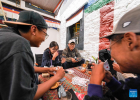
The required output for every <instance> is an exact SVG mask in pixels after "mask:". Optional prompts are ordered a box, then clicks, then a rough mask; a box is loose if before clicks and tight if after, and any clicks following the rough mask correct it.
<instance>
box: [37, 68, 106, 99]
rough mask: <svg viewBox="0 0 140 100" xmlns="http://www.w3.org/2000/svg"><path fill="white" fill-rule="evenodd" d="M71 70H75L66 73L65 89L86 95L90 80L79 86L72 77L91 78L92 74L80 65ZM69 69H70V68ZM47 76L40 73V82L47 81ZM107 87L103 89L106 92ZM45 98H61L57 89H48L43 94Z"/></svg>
mask: <svg viewBox="0 0 140 100" xmlns="http://www.w3.org/2000/svg"><path fill="white" fill-rule="evenodd" d="M70 69H71V70H73V71H74V72H73V73H72V74H68V73H66V74H65V76H64V77H65V78H66V80H65V81H63V86H64V88H65V90H68V89H73V91H75V92H78V93H81V94H84V95H86V94H87V86H88V84H89V82H87V84H86V85H87V86H79V85H73V84H72V83H71V82H72V78H73V77H75V76H79V77H81V78H85V79H90V75H89V74H88V73H87V72H85V73H82V72H81V71H80V69H79V67H75V68H70ZM68 70H69V69H68ZM47 80H48V79H47V78H44V77H42V75H39V81H40V83H43V82H45V81H47ZM105 90H107V89H105V88H103V91H104V92H105ZM43 100H59V98H58V95H57V89H54V90H49V91H47V92H46V93H45V94H44V95H43Z"/></svg>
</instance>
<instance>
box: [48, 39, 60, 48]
mask: <svg viewBox="0 0 140 100" xmlns="http://www.w3.org/2000/svg"><path fill="white" fill-rule="evenodd" d="M55 46H58V48H59V45H58V44H57V42H55V41H52V42H51V43H50V45H49V47H50V48H52V47H55Z"/></svg>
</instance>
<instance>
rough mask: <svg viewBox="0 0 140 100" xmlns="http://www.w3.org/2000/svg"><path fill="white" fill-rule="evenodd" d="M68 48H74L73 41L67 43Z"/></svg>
mask: <svg viewBox="0 0 140 100" xmlns="http://www.w3.org/2000/svg"><path fill="white" fill-rule="evenodd" d="M68 47H69V49H70V50H71V51H72V50H73V49H74V48H75V43H73V42H72V43H69V44H68Z"/></svg>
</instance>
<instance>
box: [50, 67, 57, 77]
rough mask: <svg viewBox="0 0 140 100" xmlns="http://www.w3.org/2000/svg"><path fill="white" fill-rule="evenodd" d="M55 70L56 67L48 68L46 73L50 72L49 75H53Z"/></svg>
mask: <svg viewBox="0 0 140 100" xmlns="http://www.w3.org/2000/svg"><path fill="white" fill-rule="evenodd" d="M56 71H57V68H56V67H51V68H48V73H49V74H51V75H54V72H56Z"/></svg>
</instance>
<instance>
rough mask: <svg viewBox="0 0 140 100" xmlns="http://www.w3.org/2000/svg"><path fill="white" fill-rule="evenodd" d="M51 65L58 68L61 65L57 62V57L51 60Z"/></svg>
mask: <svg viewBox="0 0 140 100" xmlns="http://www.w3.org/2000/svg"><path fill="white" fill-rule="evenodd" d="M52 65H54V66H60V65H61V62H60V61H59V59H58V56H57V57H56V58H55V60H52Z"/></svg>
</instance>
